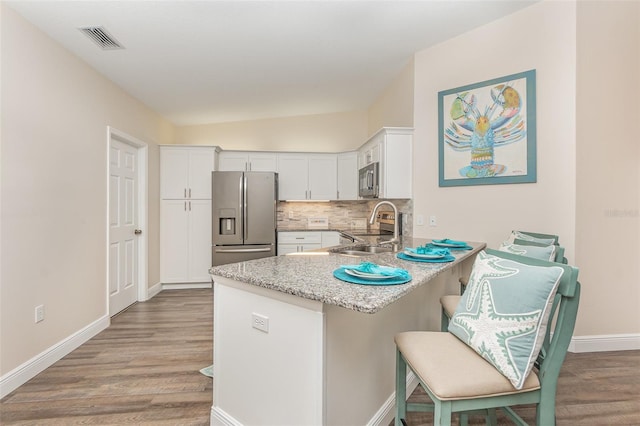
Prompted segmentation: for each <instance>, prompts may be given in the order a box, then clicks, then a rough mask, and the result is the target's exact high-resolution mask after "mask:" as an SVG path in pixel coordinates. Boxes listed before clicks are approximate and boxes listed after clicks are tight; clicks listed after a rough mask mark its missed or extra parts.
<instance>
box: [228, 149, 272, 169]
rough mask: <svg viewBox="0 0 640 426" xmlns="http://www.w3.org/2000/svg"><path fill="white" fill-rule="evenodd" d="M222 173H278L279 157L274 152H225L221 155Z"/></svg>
mask: <svg viewBox="0 0 640 426" xmlns="http://www.w3.org/2000/svg"><path fill="white" fill-rule="evenodd" d="M218 169H219V170H220V171H223V172H224V171H232V172H277V171H278V156H277V155H276V153H273V152H242V151H223V152H221V153H220V155H219V167H218Z"/></svg>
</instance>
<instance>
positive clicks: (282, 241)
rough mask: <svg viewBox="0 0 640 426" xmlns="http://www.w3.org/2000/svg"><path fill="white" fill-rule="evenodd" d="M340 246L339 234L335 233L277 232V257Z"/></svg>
mask: <svg viewBox="0 0 640 426" xmlns="http://www.w3.org/2000/svg"><path fill="white" fill-rule="evenodd" d="M338 244H340V234H339V233H338V232H335V231H279V232H278V256H280V255H283V254H289V253H299V252H303V251H308V250H316V249H319V248H323V247H331V246H337V245H338Z"/></svg>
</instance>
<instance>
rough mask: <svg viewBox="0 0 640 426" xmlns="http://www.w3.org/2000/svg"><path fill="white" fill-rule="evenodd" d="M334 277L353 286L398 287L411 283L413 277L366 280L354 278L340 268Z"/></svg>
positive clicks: (334, 272) (334, 273)
mask: <svg viewBox="0 0 640 426" xmlns="http://www.w3.org/2000/svg"><path fill="white" fill-rule="evenodd" d="M333 276H334V277H336V278H337V279H339V280H341V281H346V282H348V283H352V284H362V285H397V284H404V283H408V282H409V281H411V275H409V278H406V279H405V278H389V279H385V280H366V279H362V278H358V277H354V276H352V275H349V274H347V273H346V272H344V268H338V269H336V270H335V271H333Z"/></svg>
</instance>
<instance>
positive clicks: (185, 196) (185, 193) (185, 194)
mask: <svg viewBox="0 0 640 426" xmlns="http://www.w3.org/2000/svg"><path fill="white" fill-rule="evenodd" d="M184 198H187V188H185V189H184Z"/></svg>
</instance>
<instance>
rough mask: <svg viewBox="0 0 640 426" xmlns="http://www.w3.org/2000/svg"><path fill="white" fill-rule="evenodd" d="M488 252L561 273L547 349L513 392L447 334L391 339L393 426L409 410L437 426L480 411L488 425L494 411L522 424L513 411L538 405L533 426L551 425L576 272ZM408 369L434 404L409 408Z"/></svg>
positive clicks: (572, 316)
mask: <svg viewBox="0 0 640 426" xmlns="http://www.w3.org/2000/svg"><path fill="white" fill-rule="evenodd" d="M486 253H487V254H488V255H492V256H495V257H498V258H501V259H507V260H512V261H515V262H519V263H521V264H524V265H533V266H546V267H549V266H556V267H558V268H562V269H563V274H562V277H561V278H560V282H559V284H558V289H557V292H556V294H555V297H554V304H556V305H557V306H556V310H555V312H554V314H553V316H552V317H550V318H549V320H548V329H552V330H553V333H549V336H551V337H550V339H549V342H548V346H547V347H546V349H544V350H543V349H541V350H540V354H539V355H538V358H537V363H536V364H535V366H534V367H533V369H532V370H531V373H530V374H528V375H527V376H525V377H526V379H524V381H523V383H522V387H521V388H520V389H517V388H516V387H514V385H513V384H512V382H511V381H509V380H507V379H506V378H505V376H504V375H503V374H502V373H500V372H499V371H498V369H497V368H496V367H494V366H493V365H492V364H490V363H489V362H487V361H486V360H485V359H484V358H482V356H480V355H478V353H477V352H476V351H474V350H473V349H472V348H471V347H470V346H468V345H467V344H466V343H465V342H463V341H462V340H461V339H459V338H458V337H456V336H455V335H453V334H452V333H450V332H429V331H416V332H404V333H399V334H398V335H396V336H395V343H396V348H397V351H396V416H395V425H396V426H400V425H403V424H404V425H406V421H405V418H406V413H407V411H422V412H429V411H432V412H433V413H434V424H435V425H450V424H451V417H452V414H453V413H460V414H461V424H465V423H466V421H467V416H468V415H469V414H474V413H478V412H479V413H483V414H484V415H485V416H486V417H487V422H488V423H489V424H495V421H496V415H495V410H496V409H501V410H502V411H504V412H505V414H506V415H507V416H508V417H509V418H510V419H511V420H513V421H514V422H515V423H516V424H520V425H525V424H526V423H525V422H524V420H523V419H522V418H521V417H520V416H519V415H518V414H517V413H516V412H515V411H514V410H513V409H512V408H511V407H512V406H514V405H521V404H535V405H536V424H537V425H541V426H551V425H555V398H556V389H557V384H558V376H559V373H560V368H561V366H562V363H563V362H564V359H565V356H566V353H567V349H568V347H569V343H570V341H571V337H572V334H573V330H574V326H575V321H576V315H577V311H578V303H579V299H580V283H579V282H578V281H577V276H578V270H577V268H574V267H572V266H569V265H565V264H559V263H555V262H546V261H542V260H538V259H533V258H529V257H523V256H517V255H513V254H511V253H505V252H500V251H496V250H490V249H487V250H486ZM476 261H477V260H476ZM534 282H535V281H534ZM514 285H517V284H515V283H514ZM554 319H555V322H554ZM552 324H553V327H552ZM407 367H408V368H409V369H410V370H411V371H412V372H413V373H414V374H415V376H416V377H417V379H418V381H419V384H420V386H422V388H423V389H424V390H425V392H426V393H427V395H428V396H429V397H430V398H431V400H432V401H433V403H429V404H425V403H407V401H406V399H407V395H406V377H407Z"/></svg>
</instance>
